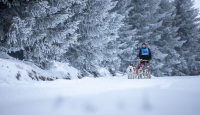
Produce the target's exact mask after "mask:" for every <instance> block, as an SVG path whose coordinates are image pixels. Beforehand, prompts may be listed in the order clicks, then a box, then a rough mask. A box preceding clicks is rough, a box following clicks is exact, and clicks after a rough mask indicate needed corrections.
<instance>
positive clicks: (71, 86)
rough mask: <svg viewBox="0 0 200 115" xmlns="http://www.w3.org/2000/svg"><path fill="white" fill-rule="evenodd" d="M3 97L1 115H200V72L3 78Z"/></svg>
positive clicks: (0, 106)
mask: <svg viewBox="0 0 200 115" xmlns="http://www.w3.org/2000/svg"><path fill="white" fill-rule="evenodd" d="M102 71H104V70H102ZM104 72H105V73H107V72H106V71H104ZM0 97H1V98H0V115H200V98H199V97H200V76H193V77H192V76H188V77H159V78H157V77H153V78H152V79H127V76H126V75H125V76H123V75H120V74H117V77H111V76H110V77H100V78H90V77H85V78H83V79H73V80H64V79H58V80H55V81H45V82H44V81H38V82H27V81H20V82H4V81H1V82H0Z"/></svg>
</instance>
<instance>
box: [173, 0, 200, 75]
mask: <svg viewBox="0 0 200 115" xmlns="http://www.w3.org/2000/svg"><path fill="white" fill-rule="evenodd" d="M175 7H176V10H177V11H176V17H175V24H176V27H178V28H179V29H178V37H180V38H181V39H180V40H182V41H185V43H184V44H183V46H182V47H180V48H177V51H178V53H179V54H180V57H181V58H184V61H182V62H181V64H180V65H179V66H177V69H179V70H180V74H181V75H197V74H199V72H200V69H199V68H200V58H199V53H200V52H199V38H200V33H199V21H200V18H199V17H198V15H199V10H198V9H197V8H195V7H194V1H193V0H175Z"/></svg>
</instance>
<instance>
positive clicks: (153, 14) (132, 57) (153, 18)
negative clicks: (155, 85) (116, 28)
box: [116, 0, 166, 75]
mask: <svg viewBox="0 0 200 115" xmlns="http://www.w3.org/2000/svg"><path fill="white" fill-rule="evenodd" d="M123 3H124V5H123ZM159 4H160V0H122V1H121V2H119V3H118V7H120V6H121V8H116V9H117V10H118V11H119V12H121V13H124V14H125V19H124V23H125V24H124V26H123V27H122V28H121V29H120V32H119V33H120V38H119V39H118V41H119V44H120V45H119V47H120V49H121V52H120V53H119V57H120V59H121V67H120V70H121V71H123V72H124V70H125V69H126V68H127V66H128V65H129V64H131V63H135V64H137V63H138V61H139V59H138V54H139V50H140V48H141V44H142V43H147V47H149V48H150V49H151V51H152V54H153V64H152V67H154V73H155V74H156V75H158V74H160V73H161V71H160V70H159V69H161V67H162V65H163V64H162V61H159V60H163V59H164V58H165V57H166V55H164V54H163V53H162V52H161V51H160V49H159V48H158V47H157V46H156V44H154V43H155V41H159V39H161V36H160V34H159V33H158V32H156V29H157V28H159V27H160V26H161V25H162V20H160V19H161V18H162V17H163V16H164V14H158V13H157V10H158V9H159ZM154 55H158V56H155V57H154Z"/></svg>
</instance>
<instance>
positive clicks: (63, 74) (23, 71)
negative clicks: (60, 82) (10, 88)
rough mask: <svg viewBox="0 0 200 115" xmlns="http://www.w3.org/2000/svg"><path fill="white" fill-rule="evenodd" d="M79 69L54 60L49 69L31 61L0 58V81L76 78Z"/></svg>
mask: <svg viewBox="0 0 200 115" xmlns="http://www.w3.org/2000/svg"><path fill="white" fill-rule="evenodd" d="M78 76H80V75H79V71H78V70H77V69H76V68H74V67H72V66H70V65H69V64H68V63H60V62H54V67H53V68H52V69H51V70H42V69H40V68H39V67H37V66H36V65H34V64H33V63H31V62H26V61H20V60H16V59H2V58H0V81H2V82H12V81H29V82H32V81H50V80H55V79H78Z"/></svg>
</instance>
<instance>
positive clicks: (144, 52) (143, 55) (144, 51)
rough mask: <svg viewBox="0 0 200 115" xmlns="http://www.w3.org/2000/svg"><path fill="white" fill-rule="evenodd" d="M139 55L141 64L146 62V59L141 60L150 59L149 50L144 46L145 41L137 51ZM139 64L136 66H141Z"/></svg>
mask: <svg viewBox="0 0 200 115" xmlns="http://www.w3.org/2000/svg"><path fill="white" fill-rule="evenodd" d="M139 57H140V62H141V64H144V63H148V61H143V60H149V61H151V50H150V49H149V48H147V47H146V44H145V43H143V44H142V48H141V49H140V52H139ZM141 64H139V65H138V68H139V67H140V66H141Z"/></svg>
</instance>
